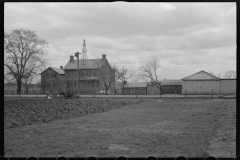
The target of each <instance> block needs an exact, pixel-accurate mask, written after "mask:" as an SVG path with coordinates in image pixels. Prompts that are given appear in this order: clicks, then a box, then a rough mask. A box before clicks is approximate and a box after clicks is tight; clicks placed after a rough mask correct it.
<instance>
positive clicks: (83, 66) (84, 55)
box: [80, 39, 89, 93]
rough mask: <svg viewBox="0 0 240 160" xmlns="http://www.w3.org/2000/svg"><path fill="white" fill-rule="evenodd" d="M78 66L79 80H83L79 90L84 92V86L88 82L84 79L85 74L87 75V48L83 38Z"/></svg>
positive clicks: (85, 77)
mask: <svg viewBox="0 0 240 160" xmlns="http://www.w3.org/2000/svg"><path fill="white" fill-rule="evenodd" d="M80 68H81V70H82V77H81V80H82V82H83V83H82V85H81V90H82V92H83V93H85V92H86V87H87V86H88V82H87V81H86V80H87V76H88V72H89V70H88V68H89V65H88V56H87V48H86V42H85V39H84V41H83V48H82V54H81V60H80Z"/></svg>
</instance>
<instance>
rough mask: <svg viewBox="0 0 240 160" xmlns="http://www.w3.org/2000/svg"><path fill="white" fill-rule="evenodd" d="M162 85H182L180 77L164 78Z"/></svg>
mask: <svg viewBox="0 0 240 160" xmlns="http://www.w3.org/2000/svg"><path fill="white" fill-rule="evenodd" d="M162 85H182V80H181V79H164V80H163V81H162Z"/></svg>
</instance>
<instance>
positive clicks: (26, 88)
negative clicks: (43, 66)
mask: <svg viewBox="0 0 240 160" xmlns="http://www.w3.org/2000/svg"><path fill="white" fill-rule="evenodd" d="M25 90H26V94H28V85H26V87H25Z"/></svg>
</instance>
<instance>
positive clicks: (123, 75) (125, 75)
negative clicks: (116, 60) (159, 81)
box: [116, 66, 136, 88]
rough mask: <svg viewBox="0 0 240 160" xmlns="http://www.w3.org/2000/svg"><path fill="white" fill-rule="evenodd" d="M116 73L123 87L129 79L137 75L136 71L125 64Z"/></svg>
mask: <svg viewBox="0 0 240 160" xmlns="http://www.w3.org/2000/svg"><path fill="white" fill-rule="evenodd" d="M116 74H117V75H116V77H117V78H118V79H119V80H120V81H121V83H122V86H123V88H124V85H125V83H126V82H127V80H128V79H129V78H132V77H134V76H135V75H136V73H135V72H134V71H132V70H128V69H127V68H125V67H124V66H122V68H119V69H118V70H117V73H116Z"/></svg>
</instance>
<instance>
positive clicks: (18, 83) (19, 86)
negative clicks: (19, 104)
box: [17, 80, 22, 94]
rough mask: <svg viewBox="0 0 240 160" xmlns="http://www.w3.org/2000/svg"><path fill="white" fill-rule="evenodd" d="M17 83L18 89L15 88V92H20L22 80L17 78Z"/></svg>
mask: <svg viewBox="0 0 240 160" xmlns="http://www.w3.org/2000/svg"><path fill="white" fill-rule="evenodd" d="M17 85H18V90H17V92H18V93H17V94H21V91H22V88H21V87H22V82H21V80H17Z"/></svg>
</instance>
